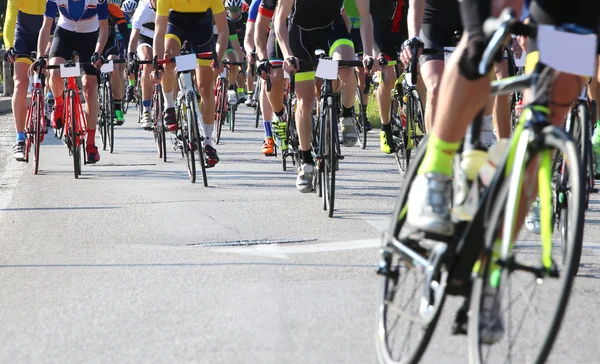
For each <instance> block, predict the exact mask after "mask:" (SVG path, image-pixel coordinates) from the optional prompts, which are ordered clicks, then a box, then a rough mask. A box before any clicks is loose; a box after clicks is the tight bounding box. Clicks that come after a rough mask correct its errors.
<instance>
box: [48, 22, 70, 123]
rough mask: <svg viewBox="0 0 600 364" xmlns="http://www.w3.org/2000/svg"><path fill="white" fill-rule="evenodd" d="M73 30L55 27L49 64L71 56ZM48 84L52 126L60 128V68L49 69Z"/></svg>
mask: <svg viewBox="0 0 600 364" xmlns="http://www.w3.org/2000/svg"><path fill="white" fill-rule="evenodd" d="M73 34H75V33H73V32H69V31H68V30H65V29H63V28H61V27H56V31H55V32H54V37H53V38H52V45H51V46H50V52H49V61H48V64H50V65H58V64H64V63H66V60H67V59H71V58H72V56H73V47H72V46H71V44H70V43H71V42H70V38H72V37H73ZM49 73H50V77H48V86H49V89H50V91H52V95H54V107H53V109H52V116H51V120H52V127H53V128H54V129H60V128H62V127H63V111H64V97H63V90H64V82H63V79H62V78H61V77H60V70H58V69H53V70H50V71H49Z"/></svg>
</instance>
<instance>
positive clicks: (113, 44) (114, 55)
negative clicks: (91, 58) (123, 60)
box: [102, 37, 125, 125]
mask: <svg viewBox="0 0 600 364" xmlns="http://www.w3.org/2000/svg"><path fill="white" fill-rule="evenodd" d="M102 54H103V55H104V57H105V58H106V59H109V60H117V59H120V56H119V45H118V41H117V38H116V37H113V38H112V39H109V40H108V41H107V42H106V47H104V51H103V52H102ZM121 66H123V65H121V64H115V65H114V70H113V71H112V72H111V73H110V85H111V89H112V97H113V107H114V115H113V119H114V120H115V123H116V125H122V124H123V122H124V121H125V115H124V114H123V110H122V102H123V94H124V90H123V82H124V80H123V72H122V67H121Z"/></svg>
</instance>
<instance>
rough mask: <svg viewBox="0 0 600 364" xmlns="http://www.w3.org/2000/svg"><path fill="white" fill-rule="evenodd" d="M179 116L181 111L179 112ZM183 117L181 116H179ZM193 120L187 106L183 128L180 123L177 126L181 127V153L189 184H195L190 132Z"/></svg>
mask: <svg viewBox="0 0 600 364" xmlns="http://www.w3.org/2000/svg"><path fill="white" fill-rule="evenodd" d="M179 112H180V115H181V114H182V113H181V110H179ZM180 117H183V116H180ZM192 123H193V120H192V111H191V110H190V109H189V105H188V108H187V110H186V115H185V127H183V125H184V124H183V123H180V124H179V125H180V126H182V127H183V128H182V133H181V136H182V142H183V152H184V154H185V160H186V162H187V168H188V176H189V178H190V182H192V183H196V160H195V153H194V147H193V145H192V143H193V139H192V138H193V137H192V132H193V126H192Z"/></svg>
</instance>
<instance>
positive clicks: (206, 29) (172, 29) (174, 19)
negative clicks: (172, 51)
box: [165, 10, 215, 53]
mask: <svg viewBox="0 0 600 364" xmlns="http://www.w3.org/2000/svg"><path fill="white" fill-rule="evenodd" d="M212 19H213V17H212V11H211V10H208V11H207V12H205V13H179V12H176V11H171V12H170V13H169V23H168V24H167V33H166V35H165V38H172V39H175V40H176V41H177V42H178V43H179V47H181V46H182V45H183V42H184V41H186V40H187V42H188V43H189V45H190V47H191V49H192V51H193V52H194V53H205V52H212V51H213V49H214V47H215V42H214V40H213V25H212Z"/></svg>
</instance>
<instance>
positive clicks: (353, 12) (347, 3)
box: [344, 0, 360, 29]
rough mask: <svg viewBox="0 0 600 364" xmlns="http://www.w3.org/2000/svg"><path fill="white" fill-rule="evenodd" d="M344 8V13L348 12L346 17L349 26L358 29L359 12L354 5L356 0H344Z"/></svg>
mask: <svg viewBox="0 0 600 364" xmlns="http://www.w3.org/2000/svg"><path fill="white" fill-rule="evenodd" d="M344 10H346V14H348V18H350V27H351V28H352V29H359V28H360V14H359V13H358V8H357V7H356V0H344Z"/></svg>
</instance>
